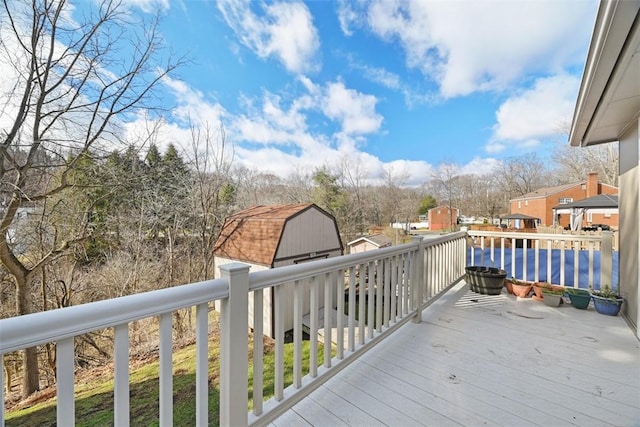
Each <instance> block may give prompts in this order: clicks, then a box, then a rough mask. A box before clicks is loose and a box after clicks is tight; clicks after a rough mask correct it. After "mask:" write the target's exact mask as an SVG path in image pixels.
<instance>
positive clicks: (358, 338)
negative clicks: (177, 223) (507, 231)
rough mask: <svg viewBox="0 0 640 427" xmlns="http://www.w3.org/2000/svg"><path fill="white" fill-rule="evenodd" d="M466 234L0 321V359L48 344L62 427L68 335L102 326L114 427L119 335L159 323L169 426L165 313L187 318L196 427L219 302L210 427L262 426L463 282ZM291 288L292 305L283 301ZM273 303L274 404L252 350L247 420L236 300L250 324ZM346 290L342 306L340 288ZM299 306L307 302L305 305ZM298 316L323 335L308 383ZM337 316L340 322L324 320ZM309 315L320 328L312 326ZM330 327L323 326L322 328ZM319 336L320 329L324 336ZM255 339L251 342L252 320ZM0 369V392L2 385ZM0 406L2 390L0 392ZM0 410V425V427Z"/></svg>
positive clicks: (69, 396)
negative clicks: (288, 309)
mask: <svg viewBox="0 0 640 427" xmlns="http://www.w3.org/2000/svg"><path fill="white" fill-rule="evenodd" d="M465 253H466V233H454V234H450V235H446V236H442V237H438V238H435V239H429V240H422V239H421V238H416V239H414V241H413V242H411V243H408V244H405V245H399V246H393V247H390V248H385V249H380V250H376V251H371V252H366V253H360V254H353V255H347V256H342V257H337V258H332V259H326V260H322V261H316V262H311V263H307V264H300V265H295V266H290V267H282V268H278V269H273V270H267V271H260V272H255V273H249V267H248V266H246V265H244V264H239V263H235V264H227V265H224V266H222V267H220V269H221V273H222V278H221V279H217V280H211V281H206V282H201V283H194V284H189V285H184V286H179V287H174V288H168V289H162V290H157V291H153V292H148V293H143V294H137V295H131V296H126V297H122V298H116V299H112V300H106V301H99V302H94V303H89V304H83V305H79V306H73V307H67V308H62V309H58V310H52V311H46V312H41V313H35V314H30V315H26V316H20V317H14V318H8V319H3V320H0V331H1V334H0V356H3V355H4V354H7V353H10V352H14V351H18V350H22V349H24V348H28V347H33V346H39V345H43V344H46V343H56V352H57V354H56V379H57V424H58V425H61V426H62V425H64V426H71V425H74V422H75V396H74V337H77V336H79V335H82V334H86V333H89V332H93V331H97V330H101V329H105V328H112V329H113V334H114V343H115V347H114V361H113V364H114V379H115V381H114V424H115V425H117V426H127V425H129V419H130V405H129V325H130V323H131V322H134V321H137V320H141V319H145V318H150V317H157V318H159V359H160V360H159V366H160V368H159V376H160V378H159V383H160V387H159V396H158V403H159V414H160V415H159V417H160V425H161V426H171V425H173V363H172V358H173V339H172V332H173V331H172V314H173V313H174V312H175V311H176V310H180V309H184V308H192V307H195V311H196V326H195V335H196V360H195V364H196V378H195V382H196V396H195V399H196V424H197V425H199V426H200V425H202V426H204V425H208V414H209V408H208V394H209V393H208V387H209V385H208V373H209V366H208V331H209V317H208V311H209V307H210V303H212V302H214V301H220V318H219V319H220V404H219V408H220V424H221V425H233V426H241V425H264V424H266V423H268V422H270V421H271V420H273V419H275V418H276V417H277V416H279V415H280V414H282V413H283V412H284V411H286V410H287V409H289V408H290V407H291V406H292V405H293V404H295V403H296V402H297V401H299V400H300V399H302V398H303V397H304V396H306V395H307V394H308V393H309V392H310V391H312V390H314V389H315V388H317V387H318V386H319V385H321V384H322V383H323V382H324V381H326V380H327V379H328V378H330V377H331V376H332V375H335V373H337V372H339V371H340V370H341V369H343V368H344V367H345V366H347V365H348V363H350V362H351V361H353V360H355V358H357V357H358V356H359V355H361V354H362V353H364V352H365V351H366V350H367V349H369V348H370V347H372V346H373V345H375V344H376V343H378V342H379V341H380V340H381V339H382V338H383V337H385V336H386V335H388V334H390V333H392V332H393V331H395V330H396V329H397V328H398V327H400V326H401V325H402V324H404V323H405V322H407V321H409V320H411V319H413V320H414V321H416V322H419V321H420V313H421V311H422V310H423V309H424V308H426V307H427V306H428V305H429V304H431V302H433V301H434V300H435V299H436V298H437V297H438V296H439V295H441V294H442V293H443V292H444V291H445V290H447V289H448V288H449V287H451V286H452V285H453V284H455V283H456V282H458V281H459V280H460V279H461V278H462V277H463V275H464V267H465V264H466V261H465ZM291 287H293V300H292V301H289V298H285V297H283V296H284V295H285V290H286V289H288V288H289V289H290V288H291ZM268 288H274V294H275V300H274V303H275V307H274V313H276V314H275V331H276V334H275V335H276V337H277V338H276V340H275V369H274V371H275V377H274V384H275V387H274V396H273V397H272V398H271V399H269V400H267V401H266V402H264V396H263V395H262V388H263V387H262V384H263V381H264V369H263V368H264V366H263V365H264V363H263V348H262V340H255V342H254V351H253V375H254V378H253V391H254V393H253V402H252V407H253V409H252V411H251V412H249V413H248V407H249V406H248V402H247V398H248V361H247V359H246V358H245V357H242V355H244V354H246V352H247V349H248V328H247V319H248V315H249V313H248V307H249V304H248V299H249V297H251V298H253V299H254V304H253V306H254V311H255V312H254V313H253V319H262V317H263V316H262V313H261V311H262V310H263V307H262V301H263V298H262V293H263V292H264V291H265V290H266V289H268ZM346 288H348V293H347V297H346V298H344V297H343V295H344V290H345V289H346ZM307 303H308V304H307ZM285 304H292V305H293V307H292V308H293V313H294V314H293V316H294V328H293V342H294V345H293V347H294V367H293V384H291V385H290V386H289V387H286V388H285V386H284V378H285V372H284V332H285V331H284V328H283V324H284V322H283V319H282V316H283V314H282V313H284V312H285V307H284V305H285ZM306 306H308V310H306V311H308V313H309V316H310V325H309V336H310V337H316V336H320V335H319V332H320V330H321V329H323V330H324V331H326V333H324V334H323V335H322V336H323V338H322V339H323V340H324V342H323V344H324V357H323V363H322V365H321V366H320V365H319V363H318V360H317V345H318V340H316V339H311V340H310V350H311V351H310V360H308V361H305V363H308V374H306V375H304V376H303V375H302V372H303V371H302V362H303V361H302V357H303V356H302V331H303V325H302V318H303V314H305V313H303V312H304V311H305V307H306ZM334 309H335V311H336V312H337V313H345V314H346V316H344V317H343V316H341V315H335V316H334ZM319 311H322V313H323V315H324V316H323V317H324V319H323V320H322V321H320V320H319ZM333 318H335V319H336V320H335V323H333V321H332V319H333ZM328 331H331V332H330V333H329V332H328ZM254 334H255V336H261V335H262V324H261V323H260V321H256V323H255V325H254ZM2 375H3V374H2V371H1V370H0V382H2V381H3V378H2ZM1 397H2V399H1V400H2V402H4V399H5V396H4V390H3V391H2V395H1ZM4 417H5V414H4V404H3V405H2V409H0V425H2V426H4V419H5V418H4Z"/></svg>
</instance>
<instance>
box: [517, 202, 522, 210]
mask: <svg viewBox="0 0 640 427" xmlns="http://www.w3.org/2000/svg"><path fill="white" fill-rule="evenodd" d="M520 203H521V202H520V200H518V209H520V208H521V207H522V206H520Z"/></svg>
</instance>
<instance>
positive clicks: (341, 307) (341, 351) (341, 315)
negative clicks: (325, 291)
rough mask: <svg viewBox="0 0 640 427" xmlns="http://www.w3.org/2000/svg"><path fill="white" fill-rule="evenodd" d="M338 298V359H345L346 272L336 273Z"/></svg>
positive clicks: (339, 271)
mask: <svg viewBox="0 0 640 427" xmlns="http://www.w3.org/2000/svg"><path fill="white" fill-rule="evenodd" d="M333 274H334V278H335V287H336V298H337V300H338V301H337V304H336V305H337V307H338V308H337V311H338V312H337V313H336V316H337V319H336V329H337V330H336V336H337V339H336V341H337V345H336V357H337V358H338V359H342V358H344V321H343V320H344V270H338V271H337V272H334V273H333Z"/></svg>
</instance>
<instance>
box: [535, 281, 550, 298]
mask: <svg viewBox="0 0 640 427" xmlns="http://www.w3.org/2000/svg"><path fill="white" fill-rule="evenodd" d="M548 286H549V285H548V284H547V283H543V282H535V283H534V284H533V293H534V294H535V296H536V297H537V298H536V299H537V300H540V301H542V300H543V299H544V295H542V290H543V289H545V288H547V287H548Z"/></svg>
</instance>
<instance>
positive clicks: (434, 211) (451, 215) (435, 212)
mask: <svg viewBox="0 0 640 427" xmlns="http://www.w3.org/2000/svg"><path fill="white" fill-rule="evenodd" d="M459 215H460V211H459V210H458V208H450V207H449V206H448V205H440V206H436V207H435V208H431V209H429V210H428V211H427V220H428V221H429V230H432V231H434V230H453V229H454V228H455V226H456V225H457V224H458V216H459Z"/></svg>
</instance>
